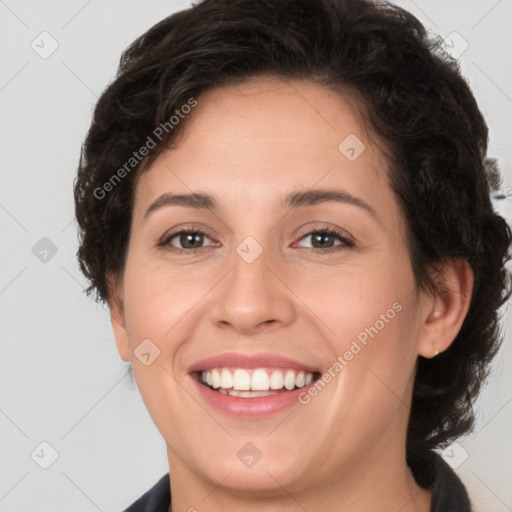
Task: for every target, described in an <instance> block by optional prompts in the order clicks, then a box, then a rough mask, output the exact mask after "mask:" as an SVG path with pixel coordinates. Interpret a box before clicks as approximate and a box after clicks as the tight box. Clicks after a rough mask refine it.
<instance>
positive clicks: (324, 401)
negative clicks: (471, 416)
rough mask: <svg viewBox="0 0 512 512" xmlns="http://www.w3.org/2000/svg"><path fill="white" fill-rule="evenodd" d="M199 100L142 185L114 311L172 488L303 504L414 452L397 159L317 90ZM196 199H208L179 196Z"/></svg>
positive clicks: (409, 307)
mask: <svg viewBox="0 0 512 512" xmlns="http://www.w3.org/2000/svg"><path fill="white" fill-rule="evenodd" d="M197 100H198V104H197V106H196V107H195V108H194V109H193V110H192V112H191V113H190V114H189V118H188V119H186V122H187V123H188V125H187V129H186V132H185V133H184V136H183V138H182V139H180V141H179V143H178V145H177V148H176V149H173V150H169V151H167V152H166V153H164V154H162V155H161V156H160V157H159V158H158V159H157V160H156V161H155V163H154V164H153V165H152V166H151V168H150V169H149V170H148V171H147V172H146V173H144V174H143V175H142V176H141V177H140V181H139V183H138V185H137V189H136V196H135V203H134V212H133V222H132V227H131V234H130V240H129V247H128V253H127V260H126V266H125V269H124V274H123V278H122V281H121V282H120V283H119V287H118V292H119V296H120V298H121V303H122V311H121V313H119V314H117V313H115V312H114V313H113V315H114V328H115V333H116V340H117V345H118V349H119V352H120V354H121V356H122V357H123V358H124V359H125V360H130V361H131V364H132V367H133V373H134V376H135V379H136V381H137V384H138V387H139V389H140V392H141V394H142V397H143V399H144V402H145V404H146V406H147V408H148V410H149V412H150V414H151V416H152V418H153V420H154V421H155V423H156V425H157V427H158V428H159V430H160V432H161V433H162V435H163V437H164V438H165V440H166V443H167V445H168V452H169V460H170V468H171V480H172V479H173V473H174V472H180V473H181V474H188V475H195V477H197V478H200V479H201V480H203V481H204V482H205V483H206V484H208V485H209V487H208V488H209V489H211V485H218V483H219V482H221V481H222V486H223V487H227V488H232V489H242V488H243V489H248V490H255V491H259V492H260V493H261V492H264V491H265V490H268V491H269V492H271V490H275V489H281V486H283V487H284V488H285V489H287V491H288V492H290V493H291V494H292V495H293V492H294V490H295V491H296V490H298V489H302V490H303V489H305V488H308V487H310V486H315V485H318V484H319V483H320V482H322V483H323V484H322V485H325V484H326V483H329V482H334V480H339V478H340V475H345V476H346V477H347V478H349V476H348V475H349V471H348V470H347V468H349V467H350V478H357V476H358V474H359V475H360V473H358V471H359V470H360V471H361V472H362V471H363V470H364V468H365V467H367V465H368V463H369V462H370V461H372V460H373V461H374V462H375V461H377V460H380V459H379V458H380V457H381V456H384V455H385V454H387V453H388V452H389V450H396V451H397V453H400V454H402V451H403V450H404V447H405V432H406V426H407V420H408V414H409V407H408V406H409V403H410V392H411V389H412V382H413V377H414V365H415V361H416V358H417V356H418V346H419V339H420V338H421V328H420V327H421V308H420V300H422V299H421V297H422V295H421V294H418V293H417V290H416V287H415V281H414V278H413V273H412V270H411V263H410V259H409V254H408V248H407V241H406V239H405V229H404V223H403V219H402V215H401V212H400V210H399V207H398V204H397V200H396V198H395V197H394V195H393V193H392V191H391V189H390V186H389V183H388V178H387V172H388V170H387V168H386V162H385V160H384V158H383V157H382V156H381V155H380V153H379V152H378V150H377V149H376V148H375V146H374V144H373V141H372V140H371V138H369V137H368V135H367V134H366V133H365V131H364V129H363V127H362V125H361V123H360V121H359V120H358V119H357V117H356V116H355V114H354V111H353V110H352V109H351V108H350V107H349V105H348V103H347V102H346V100H344V99H343V98H342V97H340V96H339V95H337V94H335V93H334V92H332V91H330V90H328V89H326V88H323V87H321V86H319V85H315V84H312V83H309V82H291V83H289V84H287V83H286V82H283V81H278V80H270V79H266V80H263V79H260V80H257V81H253V82H252V83H250V84H245V85H243V86H237V87H235V86H230V87H222V88H217V89H212V90H210V91H208V92H207V93H205V94H203V95H202V96H200V97H199V98H197ZM363 145H364V146H363ZM319 191H322V193H320V192H319ZM192 193H197V194H199V193H200V194H205V195H208V196H209V197H211V199H212V204H209V203H208V204H207V205H206V203H204V202H203V203H201V202H200V201H199V202H197V201H192V200H188V201H174V200H173V199H172V197H173V195H189V194H192ZM295 194H296V195H295ZM213 202H214V203H215V205H213ZM205 205H206V206H205ZM183 230H190V231H192V232H193V233H191V234H188V235H187V234H186V233H185V234H183V233H180V232H181V231H183ZM322 230H327V231H329V233H322ZM319 231H320V232H319ZM194 233H195V234H194ZM203 372H204V373H203ZM217 372H219V374H218V375H217ZM202 377H203V378H204V379H205V380H208V381H209V382H210V383H211V384H212V386H210V387H207V384H202V383H201V382H200V380H201V378H202ZM312 377H313V378H314V379H315V380H313V382H310V383H309V385H308V384H307V383H308V381H309V380H310V379H311V378H312ZM232 381H234V385H235V388H238V394H240V393H241V396H232V394H233V393H232V391H226V389H228V388H229V386H230V385H232V384H233V382H232ZM304 384H306V385H305V386H304ZM219 385H220V386H221V387H222V388H223V389H224V392H222V391H219V390H213V389H211V387H213V386H215V387H217V386H219ZM283 385H284V388H283ZM297 386H299V387H300V389H295V390H294V388H296V387H297ZM301 386H302V387H301ZM269 387H270V390H269ZM249 388H251V389H253V388H256V390H257V391H254V390H252V391H251V389H249ZM272 388H276V389H275V390H274V389H272ZM279 388H280V389H279ZM288 388H292V389H290V390H288ZM235 394H237V393H235ZM246 394H250V395H252V396H244V395H246ZM265 395H266V396H265ZM388 460H389V458H388Z"/></svg>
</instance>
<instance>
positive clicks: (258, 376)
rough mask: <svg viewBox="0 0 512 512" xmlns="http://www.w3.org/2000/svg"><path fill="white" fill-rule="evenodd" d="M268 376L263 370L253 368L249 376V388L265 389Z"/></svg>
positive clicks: (267, 384)
mask: <svg viewBox="0 0 512 512" xmlns="http://www.w3.org/2000/svg"><path fill="white" fill-rule="evenodd" d="M269 385H270V377H269V376H268V373H267V372H266V371H265V370H255V372H254V373H253V374H252V377H251V389H252V390H254V391H267V390H268V387H269Z"/></svg>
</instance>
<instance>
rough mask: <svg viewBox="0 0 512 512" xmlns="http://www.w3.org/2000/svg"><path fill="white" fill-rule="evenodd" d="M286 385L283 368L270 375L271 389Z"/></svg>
mask: <svg viewBox="0 0 512 512" xmlns="http://www.w3.org/2000/svg"><path fill="white" fill-rule="evenodd" d="M283 386H284V377H283V372H282V371H281V370H275V371H273V372H272V375H271V376H270V389H281V388H282V387H283Z"/></svg>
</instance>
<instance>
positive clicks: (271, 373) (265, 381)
mask: <svg viewBox="0 0 512 512" xmlns="http://www.w3.org/2000/svg"><path fill="white" fill-rule="evenodd" d="M251 373H252V375H251ZM313 378H314V377H313V373H310V372H305V371H304V370H301V371H299V372H297V371H295V370H281V369H274V370H269V369H263V368H258V369H255V370H250V371H248V370H246V369H243V368H236V369H228V368H212V369H211V370H207V371H204V372H202V374H201V380H202V382H204V383H206V384H208V385H209V386H210V387H212V388H214V389H219V391H221V392H222V393H224V394H230V395H232V396H251V397H255V396H267V395H271V394H275V393H271V392H269V391H271V390H280V389H283V388H285V389H287V390H288V391H292V390H293V389H295V388H302V387H304V386H307V385H309V384H311V382H312V381H313ZM245 392H248V393H245ZM266 392H269V393H266Z"/></svg>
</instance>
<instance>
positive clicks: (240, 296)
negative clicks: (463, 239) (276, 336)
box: [210, 250, 295, 335]
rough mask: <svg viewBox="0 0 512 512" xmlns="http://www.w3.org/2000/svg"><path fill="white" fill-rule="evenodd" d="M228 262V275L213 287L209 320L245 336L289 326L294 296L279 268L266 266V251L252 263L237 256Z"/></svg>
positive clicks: (292, 316) (275, 265) (292, 317)
mask: <svg viewBox="0 0 512 512" xmlns="http://www.w3.org/2000/svg"><path fill="white" fill-rule="evenodd" d="M232 261H233V266H232V269H231V271H230V272H229V273H228V274H227V275H226V276H225V277H224V278H223V279H222V280H221V282H220V283H219V284H218V285H217V286H216V287H215V293H214V294H213V297H212V300H213V303H212V306H211V310H210V314H211V320H212V321H213V322H214V323H215V324H216V325H217V326H219V327H221V328H224V329H231V330H233V331H235V332H238V333H241V334H245V335H249V334H257V333H260V332H263V331H266V330H269V329H270V330H273V329H276V328H279V327H282V326H284V325H288V324H290V323H291V322H292V321H293V319H294V314H295V310H294V305H293V297H294V295H293V293H292V291H291V290H290V287H289V285H288V286H287V284H286V280H285V279H283V277H284V275H282V274H283V272H279V270H278V269H279V266H278V265H277V264H275V263H274V264H271V265H269V263H270V262H269V261H268V258H267V257H266V251H265V250H264V251H263V252H262V253H261V254H260V256H259V257H258V258H256V260H254V261H253V262H252V263H248V262H247V261H245V260H244V259H243V258H242V257H240V256H239V255H238V254H237V253H235V255H234V257H233V260H232ZM280 274H281V275H280Z"/></svg>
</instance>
